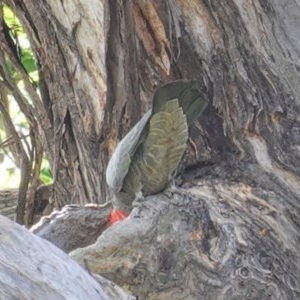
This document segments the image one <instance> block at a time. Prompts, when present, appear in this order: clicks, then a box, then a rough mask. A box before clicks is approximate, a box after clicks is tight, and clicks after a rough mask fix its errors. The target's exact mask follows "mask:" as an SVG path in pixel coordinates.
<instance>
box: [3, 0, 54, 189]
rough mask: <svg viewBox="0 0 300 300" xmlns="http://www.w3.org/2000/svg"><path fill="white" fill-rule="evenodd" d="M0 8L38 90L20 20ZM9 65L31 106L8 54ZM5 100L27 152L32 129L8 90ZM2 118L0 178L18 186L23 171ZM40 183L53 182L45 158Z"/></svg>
mask: <svg viewBox="0 0 300 300" xmlns="http://www.w3.org/2000/svg"><path fill="white" fill-rule="evenodd" d="M1 8H2V10H3V19H4V21H5V23H6V24H7V27H8V28H9V36H10V38H11V40H12V41H13V48H14V49H15V53H17V56H18V58H19V60H20V62H21V65H22V66H23V68H24V69H25V70H26V73H27V74H28V77H29V78H30V81H31V82H32V83H33V85H34V86H35V87H37V86H38V81H39V76H38V68H37V64H36V61H35V57H34V53H33V51H32V49H31V47H30V42H29V40H28V37H27V35H26V33H25V32H24V30H23V28H22V25H21V23H20V20H19V19H18V18H17V16H16V15H15V14H14V12H13V11H12V10H11V9H10V8H9V7H8V6H7V5H3V6H2V7H1ZM6 64H7V68H8V70H9V72H10V74H11V76H12V78H13V80H14V81H15V83H16V84H17V86H18V89H19V90H20V92H21V93H22V94H23V95H24V97H25V98H26V99H27V100H28V102H29V103H31V99H30V97H29V96H28V94H27V91H26V89H25V88H24V82H23V80H22V76H21V75H20V73H19V72H18V71H17V70H16V69H15V67H14V65H13V63H12V61H11V60H10V59H9V56H8V55H6ZM6 99H7V103H6V104H7V107H6V108H7V111H8V113H9V115H10V119H11V120H12V123H13V125H14V127H15V130H16V132H17V133H18V135H19V137H20V138H21V140H22V144H23V146H24V149H26V146H28V145H29V147H30V148H31V140H30V137H29V131H30V128H29V125H28V122H27V119H26V117H25V115H24V114H23V113H22V112H21V110H20V107H19V106H18V104H17V102H16V101H15V99H14V97H13V95H12V94H11V93H10V92H9V91H8V93H7V95H6ZM3 101H4V100H3ZM2 118H3V116H2V114H1V113H0V176H1V178H2V180H1V184H0V185H1V186H2V187H3V186H5V187H16V186H18V183H19V180H20V172H19V169H18V167H19V166H18V163H17V162H16V161H15V159H14V155H13V153H12V151H13V148H12V144H13V143H12V142H11V140H12V139H11V135H10V133H9V132H8V131H7V128H6V127H5V122H4V120H3V119H2ZM26 144H27V145H26ZM40 180H41V181H42V182H43V183H50V182H51V181H52V175H51V171H50V168H49V164H48V162H47V160H46V159H43V165H42V169H41V174H40Z"/></svg>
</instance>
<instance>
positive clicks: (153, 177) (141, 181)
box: [106, 80, 208, 224]
mask: <svg viewBox="0 0 300 300" xmlns="http://www.w3.org/2000/svg"><path fill="white" fill-rule="evenodd" d="M207 105H208V98H207V96H206V94H205V93H204V92H202V89H201V88H200V86H199V83H198V82H197V81H195V80H176V81H173V82H169V83H166V84H165V85H163V86H161V87H159V88H158V89H157V90H156V91H155V93H154V95H153V101H152V109H150V110H149V111H148V112H147V113H146V114H144V116H143V117H142V118H141V119H140V120H139V121H138V122H137V124H136V125H135V126H134V127H133V128H132V129H131V130H130V131H129V132H128V133H127V135H126V136H125V137H124V138H123V139H122V140H121V141H120V143H119V144H118V145H117V147H116V149H115V151H114V153H113V154H112V156H111V158H110V160H109V163H108V165H107V169H106V182H107V185H108V186H109V188H110V190H111V191H112V192H113V194H114V195H113V199H112V203H113V207H114V209H113V211H112V213H111V216H110V221H109V223H111V224H113V223H115V222H117V221H119V220H122V219H124V218H126V217H127V216H128V214H129V213H130V211H131V209H132V204H133V202H134V201H135V200H136V199H138V198H140V197H143V196H144V197H146V196H149V195H155V194H158V193H161V192H163V191H164V190H165V189H166V188H167V187H168V185H169V182H170V180H171V179H172V177H174V175H175V172H176V170H177V168H178V166H179V164H180V161H181V159H182V157H183V155H184V153H185V150H186V147H187V142H188V138H189V127H190V126H191V124H192V123H193V122H194V121H195V119H196V118H197V117H198V116H199V115H200V114H201V113H202V112H203V111H204V110H205V108H206V107H207Z"/></svg>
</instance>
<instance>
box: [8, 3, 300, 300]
mask: <svg viewBox="0 0 300 300" xmlns="http://www.w3.org/2000/svg"><path fill="white" fill-rule="evenodd" d="M6 2H7V3H9V4H10V5H12V7H13V8H14V10H15V11H16V12H17V14H18V16H19V17H20V18H21V20H22V22H23V23H24V26H25V28H26V30H27V32H28V33H29V35H30V38H31V41H32V45H33V48H34V50H35V52H36V55H37V58H38V61H39V64H40V65H41V75H42V77H41V78H42V84H43V86H44V93H43V103H44V110H45V111H46V115H47V118H48V122H44V123H43V122H41V123H40V126H41V128H42V132H43V133H44V137H45V138H44V145H45V149H46V151H47V153H48V155H49V158H50V162H51V166H52V168H53V171H54V175H55V187H54V199H55V201H56V204H57V206H61V205H63V204H65V203H71V202H78V203H85V202H98V203H100V202H102V201H103V200H104V199H108V198H109V196H107V195H108V192H107V189H106V185H105V180H104V170H105V166H106V164H107V161H108V158H109V156H110V155H111V153H112V151H113V149H114V148H115V145H116V143H117V141H118V140H119V139H120V138H121V137H122V136H124V134H125V133H126V132H127V131H128V130H129V129H130V128H131V127H132V125H133V124H134V123H135V122H136V121H137V120H138V118H139V117H140V116H141V115H142V112H144V111H145V110H146V109H147V108H148V107H149V104H151V103H149V99H151V97H150V95H151V94H152V92H153V90H154V88H155V87H156V86H158V85H160V84H161V83H164V82H166V81H171V80H174V79H177V78H187V79H196V80H198V81H199V82H200V84H201V85H202V86H203V88H204V89H205V90H206V92H207V94H208V95H209V97H210V98H211V103H210V105H209V107H208V109H207V111H206V113H205V115H204V116H202V117H201V120H199V122H198V123H197V124H195V127H194V128H193V129H192V130H191V143H190V144H192V145H193V146H190V147H189V151H190V152H193V153H194V157H195V158H194V160H193V161H190V162H186V163H185V166H186V167H185V172H184V173H183V176H182V178H183V180H182V190H180V191H176V192H169V193H168V199H166V196H162V195H160V196H157V197H149V198H147V199H146V200H145V202H143V203H142V204H141V206H140V207H139V208H136V209H135V210H134V211H133V213H132V214H131V216H130V218H129V219H128V220H126V221H123V222H122V223H119V224H116V225H115V226H113V227H111V228H109V229H108V230H107V231H105V232H104V233H103V234H102V235H101V236H100V238H99V239H98V240H97V242H96V243H95V244H93V245H91V246H89V247H86V248H83V249H80V250H75V251H74V252H73V253H72V257H74V258H76V259H77V260H78V261H80V262H82V261H83V259H86V260H87V262H88V265H89V266H90V268H91V270H93V271H95V272H97V273H101V274H105V275H106V276H108V277H109V278H112V279H114V280H115V281H117V282H118V283H120V284H121V285H126V286H127V287H129V288H131V290H132V291H133V292H134V293H135V294H137V295H139V296H140V297H141V298H142V299H144V298H146V299H171V298H172V299H182V297H183V296H184V295H186V297H187V299H249V300H250V299H298V298H299V297H300V283H299V282H300V280H299V275H298V274H299V273H300V272H299V271H300V263H299V253H300V246H299V241H300V236H299V229H300V224H299V220H298V219H299V218H298V216H299V214H300V207H299V199H300V189H299V183H300V180H299V175H300V171H299V170H300V159H299V158H300V148H299V142H300V119H299V115H300V114H299V112H300V109H299V108H300V100H299V94H300V85H299V79H300V78H299V77H300V76H299V65H300V58H299V54H300V36H299V30H298V28H299V25H300V24H299V18H298V16H299V15H300V6H299V3H298V2H296V1H286V0H284V1H279V0H274V1H272V2H271V1H259V0H254V1H245V0H233V1H215V0H212V1H204V0H203V1H200V0H190V1H182V0H176V1H158V0H152V1H145V0H135V1H104V0H103V1H93V0H89V1H80V0H77V1H54V0H48V1H43V2H38V3H34V4H33V3H31V2H29V1H18V2H16V1H6ZM49 124H51V126H50V127H49ZM172 193H173V194H172ZM107 257H109V259H107Z"/></svg>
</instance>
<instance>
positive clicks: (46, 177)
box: [40, 167, 53, 184]
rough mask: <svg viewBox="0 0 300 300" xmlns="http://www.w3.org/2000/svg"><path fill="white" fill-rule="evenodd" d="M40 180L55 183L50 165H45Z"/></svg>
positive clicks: (45, 182)
mask: <svg viewBox="0 0 300 300" xmlns="http://www.w3.org/2000/svg"><path fill="white" fill-rule="evenodd" d="M40 180H41V181H42V182H43V183H44V184H50V183H53V178H52V173H51V170H50V168H49V167H45V168H42V169H41V172H40Z"/></svg>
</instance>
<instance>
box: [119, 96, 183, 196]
mask: <svg viewBox="0 0 300 300" xmlns="http://www.w3.org/2000/svg"><path fill="white" fill-rule="evenodd" d="M187 139H188V127H187V122H186V116H185V115H184V113H183V110H182V108H181V107H180V105H179V102H178V99H173V100H170V101H168V102H167V103H166V104H165V107H164V108H163V110H162V111H160V112H158V113H156V114H155V115H153V116H152V118H151V119H150V126H149V132H148V135H147V137H146V139H145V141H144V142H143V143H142V144H141V145H140V146H139V148H138V149H137V153H136V156H135V159H134V160H133V161H132V164H131V166H130V168H129V171H128V174H127V176H126V177H125V180H124V185H123V189H122V190H123V191H124V192H126V193H127V194H131V195H132V196H133V197H134V196H135V194H136V193H138V192H140V191H141V192H142V193H143V195H145V196H147V195H151V194H156V193H159V192H161V191H163V190H164V189H165V188H166V186H167V184H168V182H169V179H170V176H171V174H173V172H174V171H175V169H176V168H177V166H178V164H179V162H180V160H181V158H182V155H183V153H184V151H185V149H186V142H187Z"/></svg>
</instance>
